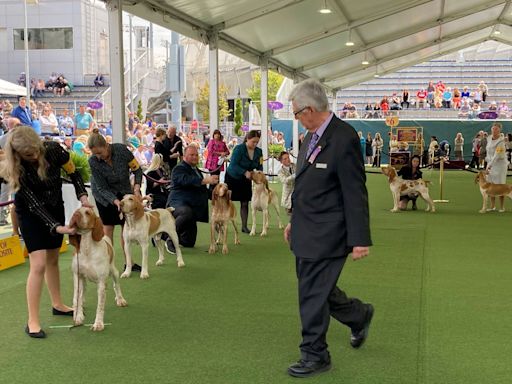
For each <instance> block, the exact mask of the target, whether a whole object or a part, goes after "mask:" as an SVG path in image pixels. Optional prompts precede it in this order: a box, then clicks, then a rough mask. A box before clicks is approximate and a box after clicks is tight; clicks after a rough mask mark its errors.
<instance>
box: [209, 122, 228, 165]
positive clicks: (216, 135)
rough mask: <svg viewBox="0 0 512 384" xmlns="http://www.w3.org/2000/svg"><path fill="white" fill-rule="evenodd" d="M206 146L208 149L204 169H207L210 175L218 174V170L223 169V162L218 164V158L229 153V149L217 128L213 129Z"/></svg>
mask: <svg viewBox="0 0 512 384" xmlns="http://www.w3.org/2000/svg"><path fill="white" fill-rule="evenodd" d="M206 148H207V150H208V157H207V158H206V169H208V170H209V171H210V173H211V174H212V175H220V172H221V171H223V170H224V164H221V165H220V166H219V158H220V157H221V156H222V157H226V156H227V155H229V149H228V146H227V145H226V143H225V142H224V141H223V140H222V134H221V133H220V131H219V130H218V129H216V130H215V131H213V138H212V139H210V141H209V142H208V146H207V147H206Z"/></svg>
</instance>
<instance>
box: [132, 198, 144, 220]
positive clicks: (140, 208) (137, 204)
mask: <svg viewBox="0 0 512 384" xmlns="http://www.w3.org/2000/svg"><path fill="white" fill-rule="evenodd" d="M133 214H134V217H135V220H140V219H142V217H143V216H144V205H143V204H142V200H141V199H137V198H136V197H134V199H133Z"/></svg>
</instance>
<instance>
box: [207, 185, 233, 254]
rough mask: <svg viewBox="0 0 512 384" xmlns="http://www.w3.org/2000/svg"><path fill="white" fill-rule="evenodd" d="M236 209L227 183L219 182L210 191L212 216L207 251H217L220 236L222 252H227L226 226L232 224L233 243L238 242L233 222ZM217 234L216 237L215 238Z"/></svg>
mask: <svg viewBox="0 0 512 384" xmlns="http://www.w3.org/2000/svg"><path fill="white" fill-rule="evenodd" d="M235 218H236V210H235V205H234V204H233V202H232V201H231V191H230V190H229V188H228V185H227V184H224V183H219V184H217V185H216V186H215V188H214V189H213V192H212V217H211V223H210V249H209V250H208V252H209V253H215V252H216V251H217V244H219V243H220V239H221V237H222V253H223V254H227V253H228V252H229V250H228V226H229V223H230V222H231V224H232V225H233V229H234V230H235V244H240V240H238V228H237V227H236V223H235ZM215 235H217V239H215Z"/></svg>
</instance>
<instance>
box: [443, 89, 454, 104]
mask: <svg viewBox="0 0 512 384" xmlns="http://www.w3.org/2000/svg"><path fill="white" fill-rule="evenodd" d="M452 98H453V94H452V90H451V88H450V87H448V88H446V90H445V91H444V92H443V102H442V104H443V107H444V108H451V107H452Z"/></svg>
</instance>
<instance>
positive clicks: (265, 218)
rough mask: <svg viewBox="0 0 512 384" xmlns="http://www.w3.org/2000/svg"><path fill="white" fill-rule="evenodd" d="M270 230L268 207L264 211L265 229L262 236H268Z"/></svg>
mask: <svg viewBox="0 0 512 384" xmlns="http://www.w3.org/2000/svg"><path fill="white" fill-rule="evenodd" d="M267 230H268V207H267V209H264V210H263V229H262V231H261V235H260V236H267Z"/></svg>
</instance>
